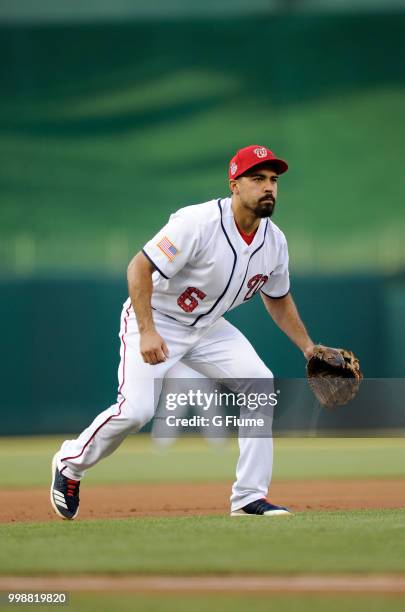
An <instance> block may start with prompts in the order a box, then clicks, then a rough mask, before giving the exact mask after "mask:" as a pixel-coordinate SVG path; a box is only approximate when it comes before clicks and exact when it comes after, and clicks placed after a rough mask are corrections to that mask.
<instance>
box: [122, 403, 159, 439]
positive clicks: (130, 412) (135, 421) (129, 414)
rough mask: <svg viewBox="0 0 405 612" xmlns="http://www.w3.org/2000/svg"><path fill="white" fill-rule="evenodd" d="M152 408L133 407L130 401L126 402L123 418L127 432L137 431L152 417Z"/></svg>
mask: <svg viewBox="0 0 405 612" xmlns="http://www.w3.org/2000/svg"><path fill="white" fill-rule="evenodd" d="M153 414H154V410H153V406H147V405H143V406H139V405H137V406H135V405H134V404H132V403H131V402H130V401H128V400H126V402H125V410H124V416H125V419H126V426H127V429H128V431H133V432H136V431H139V430H140V429H142V427H143V426H144V425H146V423H148V422H149V421H150V420H151V418H152V417H153Z"/></svg>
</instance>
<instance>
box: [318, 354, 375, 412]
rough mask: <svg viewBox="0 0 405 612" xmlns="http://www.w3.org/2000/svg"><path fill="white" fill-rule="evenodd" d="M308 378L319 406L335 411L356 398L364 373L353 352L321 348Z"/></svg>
mask: <svg viewBox="0 0 405 612" xmlns="http://www.w3.org/2000/svg"><path fill="white" fill-rule="evenodd" d="M307 377H308V383H309V386H310V387H311V389H312V391H313V393H314V395H315V397H316V398H317V400H318V401H319V403H320V404H321V405H322V406H325V407H326V408H334V407H335V406H344V405H345V404H347V402H349V401H350V400H351V399H353V398H354V396H355V395H356V393H357V391H358V390H359V387H360V382H361V379H362V378H363V374H362V373H361V371H360V364H359V360H358V359H357V357H356V356H355V355H354V353H352V351H348V350H346V349H342V348H330V347H328V346H322V345H317V346H316V347H315V349H314V352H313V355H312V357H310V359H309V361H308V363H307Z"/></svg>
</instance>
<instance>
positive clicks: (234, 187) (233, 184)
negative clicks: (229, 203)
mask: <svg viewBox="0 0 405 612" xmlns="http://www.w3.org/2000/svg"><path fill="white" fill-rule="evenodd" d="M229 189H230V190H231V192H232V193H235V194H238V193H239V182H238V181H237V180H236V179H231V180H230V181H229Z"/></svg>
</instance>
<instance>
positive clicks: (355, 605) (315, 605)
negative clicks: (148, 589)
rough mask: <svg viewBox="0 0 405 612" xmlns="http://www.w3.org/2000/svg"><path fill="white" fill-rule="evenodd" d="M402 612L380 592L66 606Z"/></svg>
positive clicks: (99, 599) (74, 598)
mask: <svg viewBox="0 0 405 612" xmlns="http://www.w3.org/2000/svg"><path fill="white" fill-rule="evenodd" d="M37 608H38V606H29V605H24V610H36V609H37ZM117 609H119V610H120V611H121V612H127V611H128V612H161V611H162V610H163V611H164V612H190V610H192V611H193V612H213V611H214V612H216V611H217V610H221V611H222V612H246V610H254V612H269V611H270V612H272V611H277V612H297V610H299V612H325V610H328V612H341V611H342V610H344V611H345V612H362V611H367V612H402V611H403V609H404V599H403V597H400V596H389V597H387V596H383V595H373V596H370V595H362V594H360V595H354V596H352V597H350V596H348V595H338V596H336V595H303V594H302V593H300V594H296V595H278V594H277V595H274V594H273V593H266V594H264V595H263V594H262V595H258V594H256V593H249V594H247V595H245V594H241V593H240V594H238V595H232V594H227V595H224V594H221V593H219V594H218V593H216V594H209V595H207V594H203V593H198V595H195V594H194V595H190V594H187V595H178V594H173V593H165V594H161V595H144V594H139V593H133V594H127V593H114V594H112V593H103V594H102V595H98V594H97V595H95V594H84V593H71V594H70V599H69V610H81V611H84V610H85V611H86V612H93V611H94V612H106V611H109V610H117Z"/></svg>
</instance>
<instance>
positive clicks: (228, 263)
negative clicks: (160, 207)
mask: <svg viewBox="0 0 405 612" xmlns="http://www.w3.org/2000/svg"><path fill="white" fill-rule="evenodd" d="M231 203H232V200H231V198H224V199H219V200H211V201H209V202H205V203H203V204H196V205H192V206H186V207H185V208H181V209H180V210H178V211H177V212H175V213H174V214H172V215H171V216H170V219H169V221H168V223H167V224H166V225H165V226H164V227H163V228H162V229H161V230H160V232H158V233H157V234H156V236H154V238H152V239H151V240H149V242H147V244H146V245H145V246H144V248H143V253H144V254H145V255H146V257H147V258H148V259H149V260H150V261H151V262H152V264H153V265H154V266H155V268H156V270H155V272H154V273H153V275H152V280H153V293H152V307H153V308H154V309H155V310H157V311H159V312H160V313H162V314H165V315H167V316H169V317H172V318H174V319H176V320H177V321H179V322H181V323H183V324H185V325H188V326H194V327H205V326H207V325H211V324H212V323H213V322H214V321H216V320H217V319H218V318H219V317H221V316H222V315H223V314H224V313H226V312H227V311H229V310H232V309H233V308H235V307H236V306H239V305H240V304H243V303H245V302H247V301H249V300H250V299H251V298H252V297H253V296H254V295H255V294H256V293H257V292H258V291H259V290H260V291H263V293H265V294H266V295H268V296H270V297H273V298H279V297H283V296H284V295H286V294H287V293H288V292H289V288H290V281H289V273H288V249H287V241H286V238H285V236H284V234H283V232H282V231H281V230H280V229H279V228H278V227H277V226H276V225H275V224H274V223H273V222H272V221H270V219H261V220H260V225H259V227H258V229H257V232H256V234H255V236H254V239H253V241H252V243H251V244H250V245H248V244H247V243H246V242H245V241H244V239H243V238H242V236H241V235H240V233H239V230H238V228H237V226H236V224H235V219H234V216H233V212H232V208H231Z"/></svg>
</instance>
